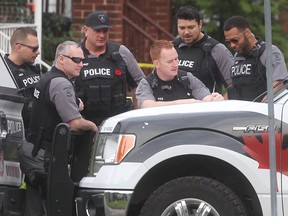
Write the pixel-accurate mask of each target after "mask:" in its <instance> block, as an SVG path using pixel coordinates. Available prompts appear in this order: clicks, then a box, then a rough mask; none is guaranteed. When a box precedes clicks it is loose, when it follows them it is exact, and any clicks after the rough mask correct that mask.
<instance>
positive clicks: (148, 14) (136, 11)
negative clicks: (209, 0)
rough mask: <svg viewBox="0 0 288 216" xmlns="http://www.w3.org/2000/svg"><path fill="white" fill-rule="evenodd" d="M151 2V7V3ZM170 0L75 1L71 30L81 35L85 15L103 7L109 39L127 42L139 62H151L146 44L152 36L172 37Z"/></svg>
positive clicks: (78, 35) (154, 37)
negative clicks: (108, 25)
mask: <svg viewBox="0 0 288 216" xmlns="http://www.w3.org/2000/svg"><path fill="white" fill-rule="evenodd" d="M153 5H154V6H153ZM171 7H172V6H171V0H145V1H143V0H74V1H73V5H72V17H73V31H74V32H75V34H76V35H75V36H76V37H78V38H80V37H83V35H81V32H82V26H83V24H84V22H85V17H86V16H87V14H89V13H90V12H92V11H98V10H103V11H106V12H107V13H108V15H109V16H110V22H111V25H112V27H113V29H112V30H111V31H110V39H111V40H112V41H114V42H116V43H119V44H124V45H126V46H127V47H128V48H129V49H130V50H131V51H132V52H133V54H134V55H135V56H136V59H137V60H138V62H145V63H147V62H150V57H149V47H150V45H151V43H152V42H153V40H155V39H160V38H161V39H171V38H172V37H173V35H172V34H171V32H172V10H171Z"/></svg>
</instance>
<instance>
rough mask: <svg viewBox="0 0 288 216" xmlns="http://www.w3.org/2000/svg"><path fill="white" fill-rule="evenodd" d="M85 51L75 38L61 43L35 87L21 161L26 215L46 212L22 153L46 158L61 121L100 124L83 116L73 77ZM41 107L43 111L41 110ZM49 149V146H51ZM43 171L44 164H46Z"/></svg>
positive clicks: (81, 126) (84, 126)
mask: <svg viewBox="0 0 288 216" xmlns="http://www.w3.org/2000/svg"><path fill="white" fill-rule="evenodd" d="M83 59H84V55H83V51H82V49H81V47H80V45H79V44H78V43H76V42H73V41H65V42H63V43H61V44H59V45H58V47H57V50H56V54H55V61H54V66H53V67H52V68H51V70H50V71H48V72H47V73H45V74H44V75H43V76H42V77H41V79H40V81H39V82H38V83H37V85H36V87H35V91H34V97H33V106H32V113H31V122H30V126H29V130H28V134H27V137H26V139H27V141H28V142H24V143H23V144H22V146H21V148H20V165H21V168H22V170H24V171H23V172H24V173H25V174H26V176H27V180H28V181H27V190H26V193H27V195H26V201H27V202H26V215H29V216H34V215H35V216H36V215H37V216H39V215H42V214H43V206H42V197H41V193H39V191H38V187H36V186H38V184H37V183H36V185H34V182H33V181H34V180H35V176H34V175H33V172H31V169H28V168H27V167H25V163H22V164H21V161H23V160H21V157H22V158H26V159H27V158H28V160H35V161H37V162H39V161H40V163H41V162H42V161H41V160H43V166H44V156H43V155H44V150H45V149H47V148H49V145H51V143H52V137H53V133H54V129H55V128H56V126H57V125H58V124H59V123H61V122H64V123H67V124H68V125H69V127H70V129H71V130H72V131H81V130H90V131H92V132H94V133H97V131H98V129H97V126H96V125H95V124H94V123H93V122H91V121H88V120H85V119H84V118H82V116H81V114H80V113H79V107H78V105H77V102H76V101H77V99H76V96H75V92H74V87H73V84H72V82H71V79H72V78H74V77H77V76H79V74H80V70H81V68H82V67H83ZM40 110H41V112H39V111H40ZM49 149H50V148H49ZM43 171H44V168H43Z"/></svg>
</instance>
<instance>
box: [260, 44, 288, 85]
mask: <svg viewBox="0 0 288 216" xmlns="http://www.w3.org/2000/svg"><path fill="white" fill-rule="evenodd" d="M266 59H267V51H266V49H265V51H264V52H263V53H262V55H261V56H260V61H261V62H262V64H263V65H264V66H266ZM272 71H273V74H272V79H273V81H277V80H283V79H287V76H288V73H287V68H286V64H285V59H284V56H283V53H282V52H281V51H280V49H279V48H278V47H276V46H275V45H272Z"/></svg>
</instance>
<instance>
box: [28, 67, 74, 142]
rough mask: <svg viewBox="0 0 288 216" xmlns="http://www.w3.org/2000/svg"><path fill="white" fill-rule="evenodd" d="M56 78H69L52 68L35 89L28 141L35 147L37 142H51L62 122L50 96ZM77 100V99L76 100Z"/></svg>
mask: <svg viewBox="0 0 288 216" xmlns="http://www.w3.org/2000/svg"><path fill="white" fill-rule="evenodd" d="M56 77H64V78H66V79H67V80H68V77H67V76H66V75H65V74H64V73H63V72H61V71H59V70H58V69H57V68H55V67H52V69H51V71H49V72H47V73H45V74H44V75H43V76H42V77H41V82H39V83H38V85H37V86H36V88H35V91H34V95H33V96H34V97H33V107H32V112H33V114H34V115H32V116H31V122H30V126H29V132H28V136H27V140H28V141H29V142H32V143H33V144H34V145H35V144H36V142H37V140H38V141H39V140H40V141H41V142H51V141H52V137H53V133H54V129H55V128H56V126H57V125H58V124H59V123H61V122H62V120H61V118H60V116H59V114H58V112H57V110H56V107H55V104H54V103H52V102H51V100H50V95H49V87H50V81H51V80H52V79H54V78H56ZM75 100H76V98H75Z"/></svg>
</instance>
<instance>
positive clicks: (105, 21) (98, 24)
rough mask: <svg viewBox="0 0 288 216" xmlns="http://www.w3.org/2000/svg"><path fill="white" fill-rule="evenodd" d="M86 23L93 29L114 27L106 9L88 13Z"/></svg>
mask: <svg viewBox="0 0 288 216" xmlns="http://www.w3.org/2000/svg"><path fill="white" fill-rule="evenodd" d="M85 25H86V26H88V27H90V28H93V29H100V28H112V27H111V26H110V21H109V16H108V14H107V13H106V12H104V11H97V12H92V13H90V14H88V16H87V17H86V22H85Z"/></svg>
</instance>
